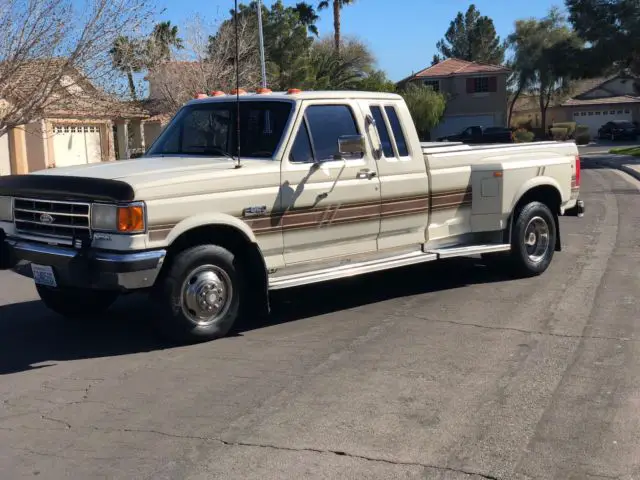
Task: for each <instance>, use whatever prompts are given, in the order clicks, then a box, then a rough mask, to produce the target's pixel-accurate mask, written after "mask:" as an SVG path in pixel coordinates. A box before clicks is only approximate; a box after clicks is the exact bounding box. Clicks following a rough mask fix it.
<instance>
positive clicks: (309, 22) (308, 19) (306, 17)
mask: <svg viewBox="0 0 640 480" xmlns="http://www.w3.org/2000/svg"><path fill="white" fill-rule="evenodd" d="M293 10H294V11H295V12H296V13H297V14H298V18H299V19H300V23H302V24H303V25H304V26H306V27H307V29H308V30H309V33H311V34H313V35H315V36H316V37H317V36H318V35H319V32H318V27H317V26H316V23H317V22H318V20H320V17H319V16H318V14H317V13H316V9H315V8H313V6H312V5H309V4H308V3H306V2H298V3H296V6H295V7H294V8H293Z"/></svg>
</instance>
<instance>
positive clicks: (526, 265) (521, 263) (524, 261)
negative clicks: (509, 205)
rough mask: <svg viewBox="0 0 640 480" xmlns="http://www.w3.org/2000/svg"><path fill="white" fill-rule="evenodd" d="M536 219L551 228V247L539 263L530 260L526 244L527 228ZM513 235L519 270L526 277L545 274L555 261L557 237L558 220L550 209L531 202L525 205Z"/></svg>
mask: <svg viewBox="0 0 640 480" xmlns="http://www.w3.org/2000/svg"><path fill="white" fill-rule="evenodd" d="M534 217H541V218H542V219H544V221H545V222H547V225H548V227H549V246H548V249H547V251H546V253H545V255H544V257H543V258H542V260H540V261H538V262H534V261H532V260H531V259H530V258H529V254H528V252H527V248H526V245H525V243H524V242H525V233H526V228H527V226H528V225H529V222H530V221H531V219H532V218H534ZM513 233H514V235H513V241H512V245H511V248H512V251H513V254H514V255H515V260H516V262H517V263H518V269H519V270H520V271H521V272H522V273H523V274H525V275H538V274H540V273H542V272H544V271H545V270H546V269H547V268H548V267H549V265H550V264H551V260H552V259H553V255H554V252H555V244H556V237H557V230H556V220H555V217H554V215H553V213H551V210H549V207H547V206H546V205H545V204H544V203H541V202H531V203H529V204H527V205H525V206H524V207H523V208H522V210H520V213H519V214H518V218H517V220H516V224H515V226H514V232H513Z"/></svg>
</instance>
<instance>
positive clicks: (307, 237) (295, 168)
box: [281, 99, 380, 265]
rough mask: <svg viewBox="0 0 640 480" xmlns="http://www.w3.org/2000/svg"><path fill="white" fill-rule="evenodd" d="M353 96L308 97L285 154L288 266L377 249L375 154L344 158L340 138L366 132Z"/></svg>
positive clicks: (284, 221) (284, 212)
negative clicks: (345, 97) (311, 98)
mask: <svg viewBox="0 0 640 480" xmlns="http://www.w3.org/2000/svg"><path fill="white" fill-rule="evenodd" d="M364 134H365V122H364V119H363V116H362V115H361V114H360V111H359V108H358V105H357V103H356V102H355V101H350V100H344V99H343V100H308V101H304V102H303V104H302V108H301V109H300V114H299V115H298V117H297V119H296V121H295V124H294V127H293V134H292V135H293V136H292V137H291V140H290V142H289V144H288V146H287V149H286V150H285V152H284V158H283V161H282V175H281V206H282V207H281V210H282V215H283V218H282V221H281V224H282V226H283V240H284V260H285V263H286V264H287V265H295V264H300V263H308V262H318V261H320V262H322V261H325V260H327V259H339V258H343V257H350V256H354V255H357V254H366V253H369V252H372V253H373V252H376V250H377V238H378V233H379V231H380V179H379V172H378V169H377V165H376V161H375V159H374V158H373V152H372V151H371V148H370V146H369V144H368V142H364V145H365V152H364V155H363V156H359V155H358V156H354V157H353V158H352V157H349V158H343V157H342V156H341V155H339V153H338V139H339V138H340V137H344V136H354V135H364Z"/></svg>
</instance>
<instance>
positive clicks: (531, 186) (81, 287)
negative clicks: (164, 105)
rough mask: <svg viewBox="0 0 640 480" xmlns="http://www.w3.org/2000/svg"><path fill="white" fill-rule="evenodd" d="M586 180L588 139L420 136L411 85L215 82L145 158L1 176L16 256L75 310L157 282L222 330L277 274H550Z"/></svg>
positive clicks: (294, 280) (166, 315)
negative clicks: (463, 265)
mask: <svg viewBox="0 0 640 480" xmlns="http://www.w3.org/2000/svg"><path fill="white" fill-rule="evenodd" d="M238 116H239V122H238ZM238 137H239V138H238ZM579 188H580V159H579V157H578V151H577V148H576V145H575V144H574V143H568V142H567V143H559V142H540V143H529V144H512V145H483V146H475V147H472V146H469V145H465V144H460V143H437V142H434V143H421V142H420V140H419V138H418V135H417V133H416V128H415V126H414V124H413V122H412V119H411V114H410V112H409V110H408V108H407V106H406V104H405V103H404V101H403V99H402V97H401V96H398V95H394V94H383V93H368V92H301V91H299V90H290V91H288V92H283V93H272V92H269V91H262V92H260V93H245V92H242V93H237V94H234V95H224V94H221V93H219V92H218V93H216V95H215V96H214V95H212V96H206V98H200V99H194V100H192V101H190V102H188V103H186V104H185V105H184V106H183V107H182V108H181V109H180V110H179V111H178V113H177V114H176V115H175V117H174V118H173V119H172V120H171V122H170V123H169V124H168V125H167V127H166V128H165V130H164V131H163V132H162V133H161V135H160V136H159V137H158V138H157V139H156V141H155V142H153V144H152V145H151V147H150V148H149V149H148V150H147V152H146V153H145V154H144V156H143V157H141V158H138V159H135V160H123V161H115V162H105V163H101V164H91V165H83V166H78V167H66V168H54V169H49V170H46V171H41V172H34V173H32V174H28V175H21V176H8V177H2V178H0V236H2V237H3V238H2V239H1V240H0V245H2V259H3V260H2V263H3V264H2V268H4V269H10V268H13V269H15V270H17V271H24V270H25V267H27V268H28V266H29V264H30V272H31V273H29V276H33V279H34V280H35V285H36V288H37V291H38V293H39V295H40V297H41V299H42V301H43V302H44V303H45V305H47V306H48V307H49V308H50V309H51V310H53V311H55V312H57V313H58V314H61V315H63V316H65V317H70V318H73V317H76V318H77V317H87V316H91V315H92V314H96V313H99V312H102V311H105V310H106V309H107V308H108V307H109V306H110V305H111V304H112V303H113V302H114V301H115V299H116V298H117V297H118V296H119V295H121V294H123V293H128V292H134V291H146V292H148V293H149V294H150V302H149V303H150V308H151V309H153V310H151V311H153V312H154V313H153V314H152V315H153V319H154V320H155V321H157V324H158V327H159V330H160V331H162V332H165V333H166V334H168V335H170V336H171V338H173V339H177V340H179V341H182V342H196V341H203V340H211V339H215V338H218V337H221V336H224V335H226V334H227V333H228V332H229V330H230V329H231V327H232V326H233V325H234V323H236V321H237V320H239V319H240V318H242V317H243V316H245V315H256V314H264V313H265V312H268V309H269V291H271V290H277V289H285V288H291V287H298V286H301V285H308V284H314V283H318V282H325V281H331V280H335V279H340V278H343V277H350V276H353V275H360V274H367V273H369V272H375V271H382V270H387V269H392V268H397V267H403V266H407V265H413V264H419V263H425V262H433V261H440V260H446V259H448V258H452V257H460V256H477V255H483V256H486V257H487V261H495V262H496V265H500V266H501V267H502V266H503V265H504V266H505V268H510V269H512V270H513V271H514V272H515V273H517V274H519V275H524V276H531V275H539V274H541V273H542V272H544V271H545V270H546V269H547V267H548V266H549V264H550V262H551V261H552V258H553V255H554V252H555V251H559V250H561V241H560V229H559V222H558V217H559V216H560V215H574V216H582V214H583V211H584V203H583V202H582V200H580V199H579ZM414 281H415V280H414Z"/></svg>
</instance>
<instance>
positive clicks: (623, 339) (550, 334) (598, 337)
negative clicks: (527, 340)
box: [403, 315, 640, 342]
mask: <svg viewBox="0 0 640 480" xmlns="http://www.w3.org/2000/svg"><path fill="white" fill-rule="evenodd" d="M403 316H404V317H407V318H409V317H410V318H417V319H418V320H426V321H428V322H434V323H446V324H450V325H458V326H461V327H475V328H483V329H485V330H506V331H510V332H518V333H528V334H530V335H543V336H548V337H560V338H576V339H581V338H586V339H593V340H616V341H618V342H640V339H638V338H628V337H605V336H601V335H571V334H569V333H553V332H542V331H539V330H526V329H524V328H516V327H496V326H491V325H481V324H479V323H466V322H456V321H454V320H440V319H435V318H428V317H421V316H419V315H403Z"/></svg>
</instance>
